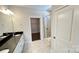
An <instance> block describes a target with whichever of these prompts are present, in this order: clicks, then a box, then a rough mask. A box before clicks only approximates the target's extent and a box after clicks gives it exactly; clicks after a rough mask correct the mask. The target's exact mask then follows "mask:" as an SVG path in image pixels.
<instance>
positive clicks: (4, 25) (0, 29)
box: [0, 12, 13, 36]
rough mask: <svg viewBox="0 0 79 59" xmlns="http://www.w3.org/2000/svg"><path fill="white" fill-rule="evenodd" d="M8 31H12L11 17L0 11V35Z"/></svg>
mask: <svg viewBox="0 0 79 59" xmlns="http://www.w3.org/2000/svg"><path fill="white" fill-rule="evenodd" d="M8 32H13V24H12V17H11V15H7V14H4V13H2V12H0V36H1V35H3V33H8Z"/></svg>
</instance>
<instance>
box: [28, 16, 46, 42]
mask: <svg viewBox="0 0 79 59" xmlns="http://www.w3.org/2000/svg"><path fill="white" fill-rule="evenodd" d="M31 18H40V40H43V39H44V31H43V17H42V16H30V18H29V19H30V31H31ZM31 34H32V31H31V33H30V35H31ZM31 42H32V35H31Z"/></svg>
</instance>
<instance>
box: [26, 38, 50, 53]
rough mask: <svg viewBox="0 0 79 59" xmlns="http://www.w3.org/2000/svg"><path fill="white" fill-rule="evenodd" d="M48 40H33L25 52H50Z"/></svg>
mask: <svg viewBox="0 0 79 59" xmlns="http://www.w3.org/2000/svg"><path fill="white" fill-rule="evenodd" d="M50 47H51V46H50V40H49V39H45V40H37V41H33V42H32V43H31V44H30V45H29V47H28V50H27V52H28V53H50Z"/></svg>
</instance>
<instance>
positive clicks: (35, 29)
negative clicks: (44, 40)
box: [30, 18, 40, 41]
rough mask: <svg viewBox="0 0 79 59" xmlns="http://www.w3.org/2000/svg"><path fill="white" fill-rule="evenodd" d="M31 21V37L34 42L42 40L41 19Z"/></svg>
mask: <svg viewBox="0 0 79 59" xmlns="http://www.w3.org/2000/svg"><path fill="white" fill-rule="evenodd" d="M30 19H31V35H32V41H36V40H40V18H30Z"/></svg>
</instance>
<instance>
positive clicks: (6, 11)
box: [0, 9, 14, 15]
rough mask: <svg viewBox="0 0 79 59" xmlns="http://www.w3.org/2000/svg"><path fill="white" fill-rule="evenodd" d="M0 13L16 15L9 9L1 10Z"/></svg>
mask: <svg viewBox="0 0 79 59" xmlns="http://www.w3.org/2000/svg"><path fill="white" fill-rule="evenodd" d="M0 12H2V13H4V14H7V15H14V13H13V12H12V11H10V10H9V9H2V10H0Z"/></svg>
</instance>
